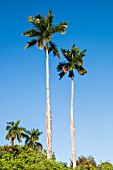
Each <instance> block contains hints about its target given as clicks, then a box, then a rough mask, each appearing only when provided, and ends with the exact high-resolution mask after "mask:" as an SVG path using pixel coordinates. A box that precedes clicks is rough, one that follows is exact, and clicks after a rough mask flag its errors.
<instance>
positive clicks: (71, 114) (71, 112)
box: [70, 78, 76, 169]
mask: <svg viewBox="0 0 113 170" xmlns="http://www.w3.org/2000/svg"><path fill="white" fill-rule="evenodd" d="M73 108H74V78H72V84H71V108H70V131H71V142H72V161H73V169H74V168H75V167H76V150H75V129H74V109H73Z"/></svg>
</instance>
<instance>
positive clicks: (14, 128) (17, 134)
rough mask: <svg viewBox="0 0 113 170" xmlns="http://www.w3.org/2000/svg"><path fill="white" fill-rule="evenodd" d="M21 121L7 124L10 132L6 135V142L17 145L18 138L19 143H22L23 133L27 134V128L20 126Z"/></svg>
mask: <svg viewBox="0 0 113 170" xmlns="http://www.w3.org/2000/svg"><path fill="white" fill-rule="evenodd" d="M19 123H20V120H17V122H13V121H11V122H7V124H8V125H7V126H6V130H7V131H8V133H7V135H6V140H10V142H11V144H12V145H15V144H16V138H17V140H18V141H19V142H21V141H22V138H23V133H24V132H25V130H26V129H25V128H23V127H20V126H19Z"/></svg>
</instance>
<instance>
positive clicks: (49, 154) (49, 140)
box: [46, 46, 52, 159]
mask: <svg viewBox="0 0 113 170" xmlns="http://www.w3.org/2000/svg"><path fill="white" fill-rule="evenodd" d="M46 137H47V159H51V158H52V119H51V111H50V91H49V56H48V46H46Z"/></svg>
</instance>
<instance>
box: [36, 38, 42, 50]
mask: <svg viewBox="0 0 113 170" xmlns="http://www.w3.org/2000/svg"><path fill="white" fill-rule="evenodd" d="M36 44H37V46H38V47H39V48H40V49H41V50H42V49H44V39H43V37H39V38H38V39H37V43H36Z"/></svg>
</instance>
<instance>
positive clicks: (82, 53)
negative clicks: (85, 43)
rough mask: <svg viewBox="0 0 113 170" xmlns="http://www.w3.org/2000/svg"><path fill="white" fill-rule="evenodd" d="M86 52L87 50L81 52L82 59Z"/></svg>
mask: <svg viewBox="0 0 113 170" xmlns="http://www.w3.org/2000/svg"><path fill="white" fill-rule="evenodd" d="M85 52H86V49H85V50H83V51H81V52H80V56H81V57H84V56H85V54H84V53H85Z"/></svg>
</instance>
